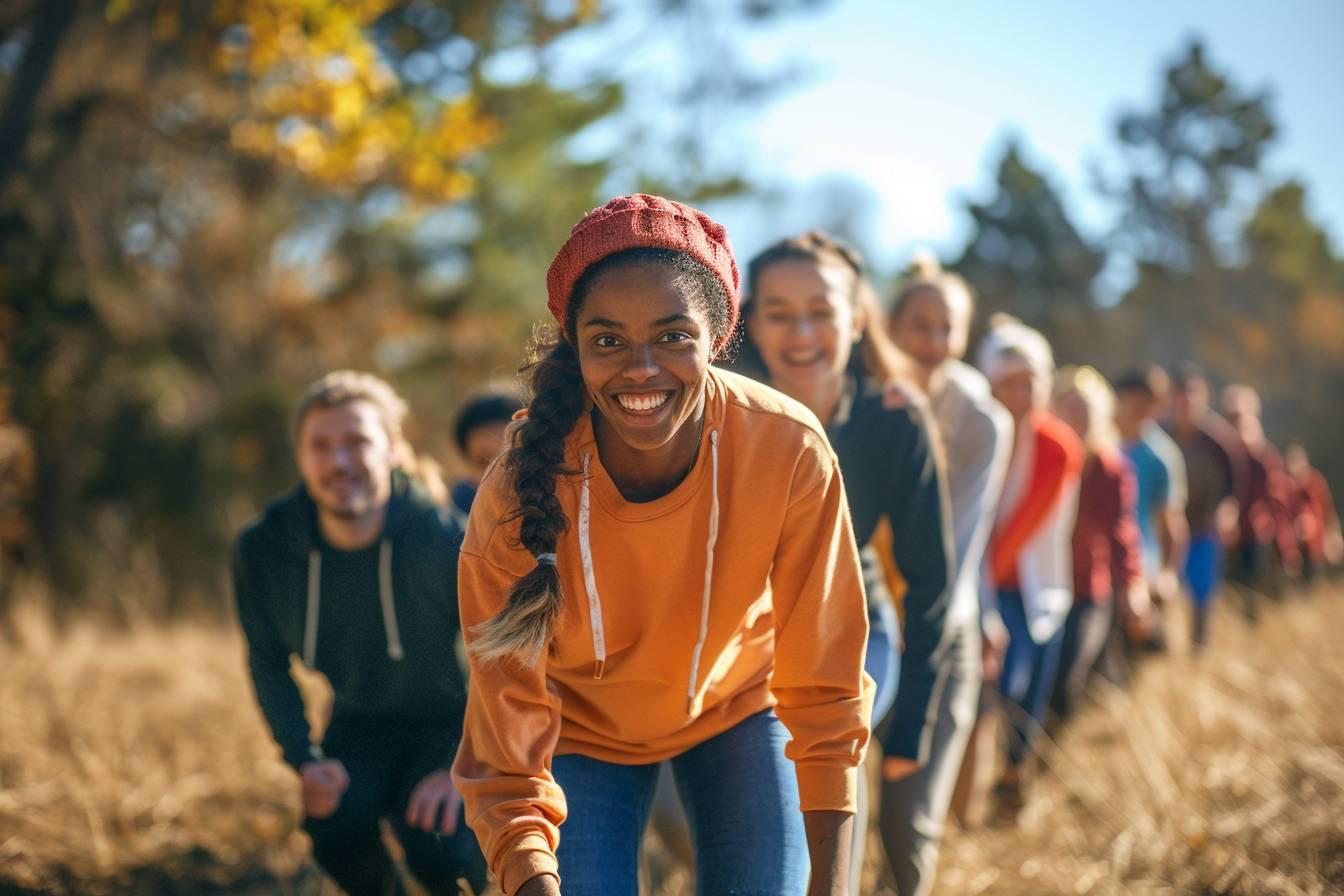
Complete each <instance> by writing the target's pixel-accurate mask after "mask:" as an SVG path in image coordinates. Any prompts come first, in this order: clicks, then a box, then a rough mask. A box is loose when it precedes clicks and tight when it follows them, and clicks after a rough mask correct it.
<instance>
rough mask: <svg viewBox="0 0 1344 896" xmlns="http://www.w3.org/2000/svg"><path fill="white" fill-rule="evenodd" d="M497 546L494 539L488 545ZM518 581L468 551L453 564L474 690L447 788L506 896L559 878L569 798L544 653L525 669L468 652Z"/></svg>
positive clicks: (512, 662) (469, 694)
mask: <svg viewBox="0 0 1344 896" xmlns="http://www.w3.org/2000/svg"><path fill="white" fill-rule="evenodd" d="M503 540H504V539H503V538H502V537H500V536H498V535H497V536H496V537H495V538H493V539H491V540H490V542H491V544H492V545H497V544H500V543H501V542H502V541H503ZM487 551H488V549H487ZM517 577H518V576H517V573H514V572H510V571H508V570H506V569H504V568H503V567H501V566H499V565H496V563H494V562H492V560H491V559H489V558H488V557H484V556H480V555H476V554H472V553H469V552H467V551H463V553H462V557H461V560H460V561H459V564H458V594H459V606H460V607H461V613H462V631H463V633H464V635H465V637H466V642H467V647H468V651H467V655H468V658H469V660H468V662H469V665H470V668H471V687H470V688H468V691H467V715H466V722H465V725H464V731H463V734H462V744H461V746H460V747H459V749H458V752H457V760H456V762H455V763H454V765H453V781H454V782H455V783H456V784H457V787H458V791H459V792H460V793H461V794H462V798H463V801H464V802H465V804H466V816H467V823H468V824H470V825H471V828H472V830H473V831H475V833H476V836H477V839H478V840H479V841H480V844H481V849H482V851H483V852H484V854H485V858H486V861H487V862H488V863H489V865H490V870H491V871H492V872H493V873H494V875H495V878H496V880H498V881H499V886H500V889H501V890H503V891H504V893H505V894H506V896H512V894H513V893H516V892H517V891H518V888H519V887H521V886H522V885H523V884H524V883H526V882H527V881H529V880H531V879H532V878H534V877H537V876H539V875H542V874H551V875H554V876H556V877H557V878H558V877H559V865H558V863H557V862H556V859H555V849H556V846H557V845H558V844H559V842H560V823H561V822H562V821H564V819H565V797H564V794H563V793H562V792H561V790H560V787H559V785H557V784H556V783H555V778H553V777H552V776H551V758H552V756H553V755H554V752H555V745H556V743H557V742H558V741H559V738H560V700H559V698H558V697H556V695H555V694H554V693H552V692H551V691H550V690H549V689H548V688H547V685H546V653H545V652H544V651H543V652H542V654H541V657H540V658H539V659H538V660H537V662H536V663H535V664H534V665H531V666H526V665H523V664H522V663H521V662H519V661H516V660H505V661H501V662H479V661H477V660H476V658H475V657H474V656H473V655H472V654H471V651H470V647H471V643H472V641H473V640H474V639H473V637H472V632H473V631H474V630H475V629H476V627H477V626H479V625H480V624H481V623H483V622H486V621H487V620H489V619H492V618H493V617H494V616H495V615H496V614H497V613H498V612H499V611H500V610H501V609H502V608H503V606H504V603H505V599H506V596H507V594H508V591H509V588H510V587H511V586H512V584H513V582H514V581H515V580H516V579H517Z"/></svg>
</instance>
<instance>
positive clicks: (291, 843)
mask: <svg viewBox="0 0 1344 896" xmlns="http://www.w3.org/2000/svg"><path fill="white" fill-rule="evenodd" d="M1341 632H1344V594H1341V593H1339V592H1338V591H1335V592H1330V593H1325V592H1322V593H1318V594H1316V595H1315V596H1314V597H1313V598H1312V599H1310V600H1306V599H1296V600H1293V601H1290V602H1289V603H1287V604H1285V605H1283V606H1280V607H1274V608H1272V609H1271V610H1270V611H1269V612H1267V613H1266V614H1265V616H1264V619H1263V620H1262V622H1261V624H1260V626H1259V628H1257V629H1254V630H1252V629H1250V628H1248V627H1247V626H1246V625H1245V624H1244V623H1242V622H1241V621H1240V620H1239V619H1237V618H1235V617H1234V616H1233V615H1232V614H1231V613H1228V612H1224V613H1223V614H1222V615H1221V616H1220V617H1219V618H1218V628H1217V630H1216V632H1215V639H1214V647H1213V649H1212V651H1211V652H1210V653H1209V654H1207V655H1205V656H1203V657H1198V658H1195V657H1191V656H1189V655H1188V654H1186V653H1185V652H1184V651H1183V650H1180V649H1178V650H1177V651H1175V652H1174V653H1173V655H1171V656H1167V657H1162V658H1157V659H1155V660H1153V661H1151V662H1149V663H1147V664H1146V665H1145V666H1144V667H1143V668H1142V670H1141V671H1140V674H1139V676H1138V679H1137V681H1136V682H1135V686H1134V687H1133V688H1132V689H1131V690H1129V691H1112V692H1110V693H1105V694H1103V695H1101V699H1100V700H1099V701H1098V702H1097V703H1096V705H1094V706H1092V707H1090V708H1089V709H1087V710H1086V711H1084V712H1083V713H1082V714H1081V715H1080V716H1079V717H1078V718H1077V719H1076V721H1075V723H1074V724H1072V725H1071V726H1070V727H1069V728H1068V730H1067V731H1066V732H1065V733H1064V735H1063V736H1062V738H1061V740H1060V741H1059V742H1058V743H1057V744H1048V745H1047V746H1046V747H1045V749H1044V751H1043V757H1042V762H1043V767H1044V770H1043V771H1042V773H1041V775H1040V777H1039V778H1038V780H1037V782H1036V784H1035V786H1034V788H1033V790H1032V796H1031V800H1030V802H1029V804H1028V806H1027V809H1026V811H1025V813H1024V815H1023V817H1022V819H1021V822H1020V824H1019V825H1018V826H1017V827H1015V828H1011V829H1010V828H986V829H982V830H978V831H974V832H960V831H955V830H954V831H952V832H951V833H950V834H949V838H948V841H947V843H946V845H945V848H944V852H943V862H942V868H941V876H940V884H939V890H938V892H939V893H940V894H981V893H994V894H999V893H1002V894H1009V896H1016V894H1054V893H1058V894H1078V893H1099V894H1111V893H1126V894H1130V893H1132V894H1148V893H1152V894H1159V893H1173V894H1174V893H1192V894H1205V893H1210V894H1212V893H1218V894H1223V893H1226V894H1247V896H1249V894H1256V896H1259V894H1279V893H1281V894H1326V893H1341V892H1344V651H1342V650H1341V648H1340V646H1339V640H1340V637H1341V635H1340V633H1341ZM7 634H8V638H7V639H3V640H0V891H4V890H19V891H33V892H44V893H94V894H102V893H127V892H134V893H148V892H155V893H165V894H167V893H200V892H211V891H214V892H218V891H234V892H243V891H245V892H248V893H250V894H251V893H256V894H260V893H292V892H312V891H313V890H315V889H317V887H316V877H315V875H314V873H313V872H312V870H311V866H310V864H309V861H308V858H307V844H306V842H305V838H304V837H303V835H302V834H300V833H298V832H297V822H298V801H297V795H296V786H295V779H294V777H293V776H292V774H291V773H290V772H289V771H288V769H286V767H285V766H284V765H283V764H282V763H281V762H280V760H279V759H278V757H277V755H276V750H275V748H274V747H273V746H272V745H271V742H270V739H269V736H268V735H267V732H266V730H265V728H264V726H263V724H262V722H261V719H260V715H259V713H258V712H257V710H256V708H255V705H254V702H253V700H252V696H251V692H250V688H249V686H248V683H247V680H246V672H245V669H244V666H243V650H242V645H241V641H240V638H239V637H238V635H237V634H236V633H235V632H234V631H233V630H232V629H229V628H224V627H220V626H217V625H211V624H200V623H197V624H191V623H181V624H173V625H157V624H150V623H143V624H140V625H136V626H131V627H130V628H128V629H125V630H118V631H116V632H110V631H108V630H107V629H106V628H104V627H100V626H98V625H96V624H94V622H92V621H85V622H81V623H78V624H75V625H73V626H71V627H68V628H65V629H62V630H59V631H58V630H57V629H56V628H55V627H54V626H52V624H51V623H50V622H49V620H48V619H47V618H46V616H45V615H44V614H43V613H42V612H41V611H38V610H36V609H32V608H29V609H26V610H21V611H20V612H18V613H17V614H16V616H15V617H14V618H13V620H12V621H11V622H10V623H9V630H8V632H7ZM314 702H317V701H314ZM649 859H650V861H649V867H650V873H651V879H652V884H653V885H652V886H651V887H650V890H651V892H653V893H655V894H656V896H677V894H681V893H686V892H689V880H690V878H689V875H687V874H686V873H685V871H684V870H682V869H676V868H672V867H669V865H668V863H667V861H666V859H665V856H664V855H663V854H662V852H661V850H659V849H658V848H657V846H656V843H654V842H653V841H652V840H651V841H650V856H649ZM880 859H881V850H880V846H879V845H878V843H877V841H876V838H875V837H874V838H873V840H872V843H871V845H870V850H869V868H868V874H867V876H866V882H867V886H866V887H865V891H866V892H873V893H884V892H885V889H884V887H883V885H882V880H881V874H880V864H881V862H880Z"/></svg>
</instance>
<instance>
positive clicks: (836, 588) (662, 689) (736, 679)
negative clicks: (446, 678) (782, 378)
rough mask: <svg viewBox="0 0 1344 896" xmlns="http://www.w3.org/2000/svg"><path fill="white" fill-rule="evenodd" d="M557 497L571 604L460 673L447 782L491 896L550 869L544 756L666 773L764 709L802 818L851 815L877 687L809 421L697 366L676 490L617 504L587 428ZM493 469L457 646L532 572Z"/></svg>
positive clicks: (832, 479) (551, 819)
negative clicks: (686, 469)
mask: <svg viewBox="0 0 1344 896" xmlns="http://www.w3.org/2000/svg"><path fill="white" fill-rule="evenodd" d="M565 450H566V463H567V465H568V466H569V468H570V469H573V470H576V471H582V470H586V471H587V476H584V475H582V474H576V475H573V476H569V477H562V478H560V479H558V480H557V483H556V497H557V498H559V500H560V503H561V505H562V506H563V508H564V511H565V515H566V517H568V519H569V522H570V525H569V528H568V529H567V530H566V531H565V533H564V534H563V535H562V536H561V537H560V540H559V544H558V545H557V547H556V554H557V568H558V570H559V573H560V578H561V581H562V582H563V591H564V603H563V607H562V609H561V612H560V618H559V621H558V623H557V625H556V628H555V635H554V639H553V641H552V644H551V646H550V649H549V650H548V651H546V652H545V653H544V654H543V655H542V657H541V659H540V660H539V661H538V663H537V665H536V666H534V667H531V668H529V667H525V666H524V665H523V664H522V663H520V662H517V661H512V660H510V661H506V662H503V663H484V664H483V663H480V662H477V661H476V660H475V658H474V657H472V659H471V685H470V688H469V693H468V699H467V715H466V725H465V732H464V735H463V738H462V744H461V747H460V749H459V751H458V754H457V761H456V763H455V764H454V766H453V778H454V780H455V781H456V782H457V785H458V788H459V789H460V791H461V793H462V796H463V798H464V800H465V802H466V811H467V819H468V821H469V823H470V824H471V826H472V828H473V830H475V831H476V834H477V836H478V838H479V839H480V842H481V846H482V848H483V850H484V851H485V855H486V858H487V860H488V861H489V863H490V868H491V870H492V871H493V872H494V874H495V876H496V878H497V879H498V880H499V884H500V887H501V888H502V889H503V891H504V892H505V893H506V894H512V893H514V892H516V891H517V889H518V888H519V887H520V886H522V884H523V883H525V882H526V881H527V880H529V879H531V878H532V877H535V876H537V875H538V874H544V873H552V874H557V876H558V868H557V865H556V860H555V848H556V845H557V843H558V841H559V836H560V832H559V825H560V823H561V822H562V821H564V819H565V798H564V795H563V794H562V793H561V792H560V789H559V787H558V786H557V785H556V783H555V779H554V778H553V777H552V776H551V758H552V757H553V756H555V755H557V754H564V753H580V754H582V755H584V756H589V757H592V758H595V759H599V760H602V761H605V762H613V763H620V764H629V765H633V764H643V763H654V762H660V761H662V760H664V759H668V758H670V757H672V756H676V755H678V754H680V753H683V752H685V751H686V750H687V749H689V748H691V747H693V746H695V745H697V744H700V743H702V742H704V741H706V740H708V739H710V738H712V737H714V736H715V735H717V734H721V733H722V732H724V731H726V730H728V729H729V728H731V727H733V726H734V725H736V724H737V723H738V722H740V721H742V720H743V719H745V718H747V717H748V716H751V715H753V714H755V713H757V712H760V711H762V710H764V709H766V708H768V707H771V706H774V707H776V711H777V712H778V714H779V717H780V720H781V721H783V722H784V724H785V725H786V726H787V727H788V729H789V731H790V733H791V734H792V735H793V740H792V741H791V743H790V744H789V745H788V747H787V748H786V754H787V755H788V756H789V758H791V759H792V760H793V761H794V762H795V764H796V768H797V775H798V788H799V792H800V795H801V801H802V807H801V808H802V810H803V811H811V810H825V809H830V810H840V811H846V812H853V811H854V808H855V802H854V800H855V786H856V782H857V768H858V766H859V764H860V763H861V761H862V759H863V754H864V749H865V747H866V745H867V741H868V724H867V720H868V715H869V711H870V706H871V703H872V688H873V685H872V681H871V679H869V678H868V677H867V676H866V675H865V674H864V672H863V660H864V648H865V645H866V642H867V637H868V623H867V610H866V608H865V605H864V595H863V586H862V583H861V578H860V570H859V559H858V552H857V550H856V549H855V546H854V536H853V533H852V531H851V529H850V520H849V509H848V506H847V504H846V502H845V492H844V487H843V485H842V483H841V479H840V471H839V467H838V465H837V463H836V459H835V455H834V454H833V453H832V451H831V448H830V445H829V443H828V442H827V441H826V437H825V435H824V434H823V431H822V429H821V427H820V426H819V425H818V423H817V420H816V418H815V417H814V416H813V415H812V414H811V413H810V412H809V411H808V410H807V409H806V408H804V407H803V406H802V405H800V404H798V403H796V402H794V401H792V400H790V399H788V398H786V397H785V396H783V395H780V394H779V393H778V392H775V391H773V390H772V389H769V388H768V387H766V386H762V385H760V384H758V383H755V382H753V381H751V380H748V379H746V378H744V377H741V376H737V375H735V374H732V373H728V372H725V371H721V370H717V369H711V370H710V372H709V376H708V379H707V382H706V404H705V426H704V434H703V436H702V437H701V444H700V452H699V455H698V456H697V458H696V461H695V465H694V467H693V468H692V469H691V472H690V474H689V475H688V476H687V477H686V479H685V481H683V482H682V483H681V484H680V485H678V486H677V487H676V488H675V489H673V490H672V491H671V492H670V493H668V494H667V495H664V496H663V497H661V498H658V499H656V500H654V501H649V502H647V503H642V504H632V503H630V502H628V501H626V500H625V499H623V498H622V497H621V495H620V492H619V491H618V490H617V488H616V486H615V484H614V483H613V482H612V480H611V477H610V476H609V475H608V473H607V471H606V470H605V469H604V468H603V466H602V462H601V459H600V458H599V457H598V453H597V445H596V443H595V441H594V438H593V429H592V423H591V420H590V418H589V416H588V415H586V414H585V415H584V416H583V418H582V419H581V420H580V422H579V424H578V425H577V426H576V427H575V429H574V432H572V433H571V434H570V436H569V438H568V439H567V440H566V446H565ZM515 505H516V499H515V497H514V495H513V493H512V487H511V484H510V482H509V477H508V476H507V473H506V471H505V470H504V468H503V465H502V464H497V465H496V466H495V467H494V468H493V469H492V470H490V471H489V472H488V473H487V474H486V476H485V479H484V480H483V481H482V483H481V490H480V492H479V494H478V495H477V497H476V502H475V504H474V505H473V506H472V511H471V516H470V522H469V524H468V527H467V537H466V542H465V544H464V545H463V547H462V557H461V561H460V565H459V594H460V598H459V601H460V606H461V612H462V630H463V632H464V633H465V634H466V638H467V643H468V645H469V646H470V644H471V642H472V640H473V637H472V634H471V633H472V631H473V629H474V627H475V626H477V625H479V624H481V623H482V622H485V621H486V620H488V619H490V618H492V617H493V616H494V615H495V614H496V613H498V612H499V610H500V609H501V608H502V607H503V605H504V602H505V599H506V596H507V593H508V590H509V588H510V586H511V585H512V584H513V582H514V581H515V580H516V579H517V578H518V576H520V575H522V574H523V573H526V572H527V571H529V570H530V569H532V567H533V566H534V565H535V563H536V561H535V560H534V559H533V558H532V557H531V556H530V555H529V554H528V553H527V552H526V550H524V549H523V548H521V547H520V546H519V545H518V527H519V524H518V522H517V521H516V520H514V521H507V522H506V520H507V519H508V516H509V514H510V512H511V511H512V510H513V509H514V507H515Z"/></svg>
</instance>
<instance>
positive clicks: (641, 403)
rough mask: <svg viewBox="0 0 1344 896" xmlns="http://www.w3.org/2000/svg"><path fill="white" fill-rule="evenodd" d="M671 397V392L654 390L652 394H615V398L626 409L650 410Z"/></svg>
mask: <svg viewBox="0 0 1344 896" xmlns="http://www.w3.org/2000/svg"><path fill="white" fill-rule="evenodd" d="M671 397H672V393H671V392H655V393H653V394H652V395H630V394H621V395H617V396H616V400H617V401H619V402H620V403H621V407H623V408H625V409H626V410H627V411H651V410H653V409H654V408H657V407H662V405H663V403H664V402H665V401H667V400H668V399H669V398H671Z"/></svg>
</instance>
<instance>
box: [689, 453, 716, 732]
mask: <svg viewBox="0 0 1344 896" xmlns="http://www.w3.org/2000/svg"><path fill="white" fill-rule="evenodd" d="M709 449H710V454H711V455H712V458H713V464H714V476H713V479H712V480H711V482H712V483H713V484H712V491H711V493H710V503H709V538H708V539H707V540H706V543H705V590H704V594H703V595H701V598H700V637H699V638H698V639H697V640H696V642H695V650H694V651H692V652H691V678H690V682H689V683H688V684H687V686H686V714H687V715H691V714H693V713H694V712H695V691H696V682H697V679H698V678H699V676H700V653H701V651H703V650H704V649H705V639H706V638H707V637H708V636H709V596H710V592H711V591H712V590H713V583H714V546H715V544H717V543H718V540H719V431H718V430H717V429H711V430H710V431H709Z"/></svg>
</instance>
